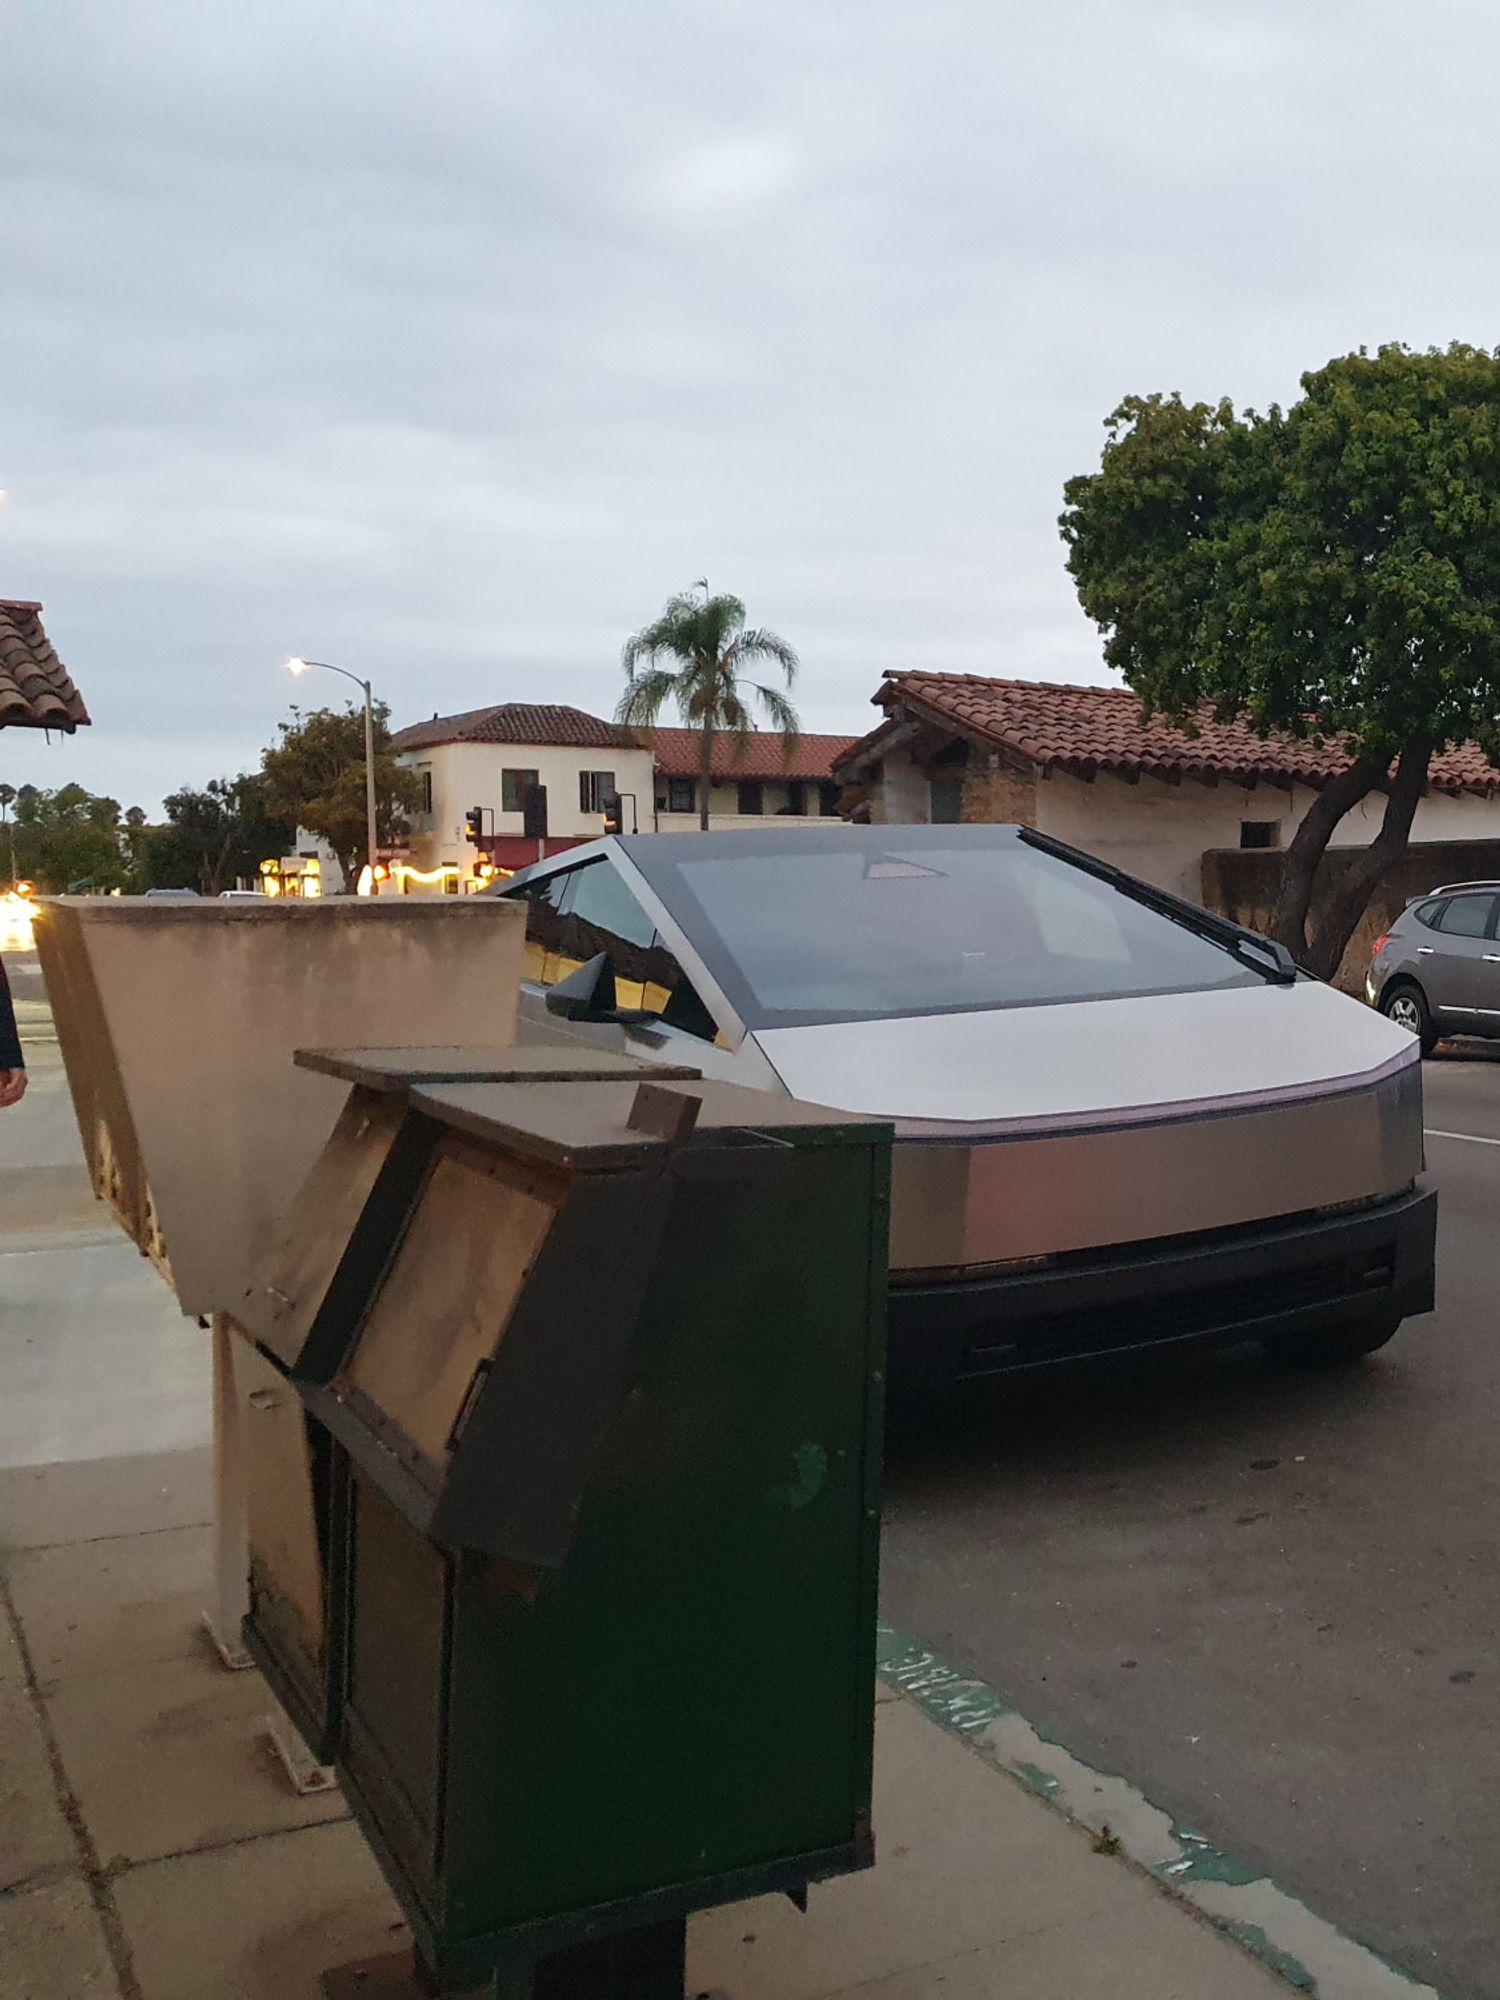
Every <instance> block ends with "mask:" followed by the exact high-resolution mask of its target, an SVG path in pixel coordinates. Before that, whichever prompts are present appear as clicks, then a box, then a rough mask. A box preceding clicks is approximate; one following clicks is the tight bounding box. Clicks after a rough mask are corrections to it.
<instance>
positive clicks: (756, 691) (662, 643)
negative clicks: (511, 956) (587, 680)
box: [615, 578, 802, 833]
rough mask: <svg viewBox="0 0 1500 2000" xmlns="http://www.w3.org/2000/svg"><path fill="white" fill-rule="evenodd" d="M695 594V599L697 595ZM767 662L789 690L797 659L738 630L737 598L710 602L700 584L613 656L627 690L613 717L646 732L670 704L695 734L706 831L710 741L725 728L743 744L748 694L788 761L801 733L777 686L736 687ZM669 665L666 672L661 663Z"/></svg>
mask: <svg viewBox="0 0 1500 2000" xmlns="http://www.w3.org/2000/svg"><path fill="white" fill-rule="evenodd" d="M700 592H701V595H700V594H699V593H700ZM761 660H773V661H774V662H775V663H776V665H777V666H778V667H780V669H781V673H782V678H783V679H784V680H785V682H786V684H787V686H788V687H789V688H790V687H791V686H792V685H793V684H794V683H795V681H796V678H797V655H796V654H795V653H794V652H793V651H792V648H791V647H790V646H789V645H788V644H787V642H786V640H785V639H783V638H780V637H779V636H778V635H777V634H776V633H775V632H771V631H768V630H767V629H766V628H765V627H764V626H755V625H752V626H750V627H749V628H747V627H746V625H745V607H744V605H743V604H742V603H741V602H740V600H739V599H738V598H737V597H728V596H724V597H713V596H710V594H709V588H708V583H707V581H706V580H705V579H702V578H700V580H699V581H698V582H697V583H695V584H694V585H693V588H692V590H691V591H681V592H679V594H678V595H677V596H676V597H673V598H670V599H669V600H668V602H667V605H666V608H665V609H664V610H663V611H662V613H661V616H660V617H659V618H656V619H654V620H653V621H652V623H651V624H649V625H647V626H645V627H644V628H643V629H642V630H641V631H639V632H637V633H636V634H635V635H634V637H633V638H630V639H627V640H626V641H625V648H624V651H623V653H622V654H621V664H622V665H623V666H624V669H625V672H626V675H627V676H628V678H629V682H630V685H629V686H628V687H627V688H626V690H625V692H624V694H623V695H622V696H621V697H620V705H619V707H618V708H617V709H616V710H615V719H616V721H618V722H623V723H626V724H627V725H629V726H630V727H631V728H635V729H649V728H651V727H652V725H653V724H654V723H655V721H656V719H657V717H658V716H659V715H660V714H661V712H662V710H663V708H665V706H666V705H667V702H668V701H669V700H670V701H672V702H673V703H675V704H676V708H677V712H678V714H679V715H680V716H681V717H682V719H683V721H684V723H685V724H686V725H687V726H688V728H689V729H697V730H699V731H701V733H702V743H701V748H700V752H699V758H698V771H699V779H698V824H699V826H700V827H701V828H702V830H703V831H704V832H705V833H707V831H708V793H709V784H710V780H711V778H712V774H713V757H714V737H715V735H716V734H717V733H718V732H719V731H720V730H732V731H733V732H734V734H735V736H736V737H737V738H738V739H739V741H740V742H741V743H743V742H744V741H745V739H746V737H747V736H748V735H749V734H750V728H751V723H750V710H749V708H748V707H747V706H746V702H745V695H746V693H747V692H748V693H749V694H750V695H752V696H753V697H754V699H755V700H756V701H757V702H758V703H759V705H760V707H761V708H762V709H763V710H764V712H765V714H766V716H767V717H768V718H769V720H770V722H771V725H772V727H773V728H774V729H776V730H778V731H779V732H780V734H781V743H782V752H783V754H784V755H785V756H786V757H788V758H789V757H790V756H791V754H792V751H793V749H794V748H795V747H796V743H797V738H798V736H799V735H800V734H801V730H802V725H801V723H800V722H799V721H798V720H797V711H796V709H795V708H793V706H792V704H791V702H790V701H789V700H788V699H787V697H786V696H785V695H784V694H783V693H782V691H781V689H780V688H776V687H767V686H765V685H763V684H762V683H761V682H760V681H746V682H742V681H741V679H740V674H741V671H742V670H743V669H744V668H746V667H748V666H752V665H754V664H756V663H758V662H759V661H761ZM666 661H671V662H672V664H671V665H670V666H668V665H665V664H663V663H664V662H666Z"/></svg>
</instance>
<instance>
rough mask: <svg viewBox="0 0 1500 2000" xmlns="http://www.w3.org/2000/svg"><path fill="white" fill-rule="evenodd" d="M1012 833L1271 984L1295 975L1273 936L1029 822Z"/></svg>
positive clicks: (1283, 983) (1291, 962)
mask: <svg viewBox="0 0 1500 2000" xmlns="http://www.w3.org/2000/svg"><path fill="white" fill-rule="evenodd" d="M1016 837H1017V839H1019V840H1023V841H1024V842H1025V843H1026V845H1027V846H1028V847H1035V848H1036V849H1037V850H1038V851H1039V852H1040V853H1042V854H1050V855H1052V856H1053V858H1054V859H1055V860H1058V861H1066V862H1067V863H1068V864H1069V865H1070V866H1071V867H1073V868H1079V869H1081V870H1082V871H1083V873H1084V874H1085V875H1092V876H1094V877H1095V879H1096V880H1098V881H1100V882H1107V883H1108V884H1109V886H1110V887H1111V888H1112V889H1116V890H1118V891H1119V893H1120V894H1121V895H1122V896H1128V897H1129V898H1130V899H1131V901H1132V902H1135V903H1140V904H1142V905H1143V906H1144V907H1145V908H1146V909H1148V910H1155V911H1156V913H1157V915H1158V916H1163V917H1166V918H1168V919H1169V920H1170V921H1171V922H1172V923H1174V924H1181V925H1182V927H1183V929H1184V930H1189V931H1194V932H1196V934H1197V935H1198V936H1199V937H1202V938H1207V939H1208V940H1209V942H1210V943H1212V944H1216V945H1218V946H1219V947H1220V948H1221V949H1222V950H1224V951H1227V952H1229V953H1230V954H1231V956H1232V957H1234V958H1237V959H1238V960H1239V961H1240V963H1241V964H1242V965H1248V966H1249V967H1250V968H1251V969H1252V971H1255V972H1258V973H1260V975H1261V976H1262V978H1264V979H1268V980H1270V981H1271V983H1272V984H1273V985H1275V986H1290V985H1292V984H1293V983H1294V982H1295V981H1296V979H1297V978H1298V971H1297V962H1296V960H1295V959H1294V958H1293V957H1292V954H1291V953H1290V952H1289V951H1288V950H1287V948H1286V946H1285V945H1284V944H1278V943H1277V942H1276V940H1275V939H1274V938H1268V937H1262V936H1261V935H1260V932H1259V931H1251V930H1246V929H1245V927H1244V925H1243V924H1236V923H1232V922H1231V921H1230V919H1229V918H1228V917H1221V916H1219V915H1218V914H1217V913H1216V912H1215V911H1213V910H1204V909H1200V908H1199V906H1198V905H1197V904H1196V903H1190V902H1188V900H1187V898H1186V897H1185V896H1174V895H1173V894H1172V892H1171V890H1170V889H1158V888H1157V887H1156V886H1155V885H1154V884H1153V883H1150V882H1142V881H1141V880H1139V878H1138V877H1136V876H1134V875H1127V874H1126V872H1125V870H1124V869H1123V868H1116V866H1115V865H1114V863H1113V862H1112V861H1101V860H1100V859H1099V857H1098V856H1097V855H1095V854H1085V853H1084V851H1083V849H1082V848H1081V847H1070V846H1069V845H1068V843H1067V841H1065V840H1057V839H1055V838H1054V836H1053V835H1052V834H1050V833H1039V832H1038V831H1037V829H1036V828H1035V827H1034V826H1021V827H1017V829H1016Z"/></svg>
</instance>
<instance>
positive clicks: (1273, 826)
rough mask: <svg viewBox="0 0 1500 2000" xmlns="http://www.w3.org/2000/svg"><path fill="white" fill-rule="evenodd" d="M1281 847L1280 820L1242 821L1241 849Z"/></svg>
mask: <svg viewBox="0 0 1500 2000" xmlns="http://www.w3.org/2000/svg"><path fill="white" fill-rule="evenodd" d="M935 816H936V815H934V817H935ZM1280 845H1281V822H1280V821H1279V820H1274V819H1242V820H1241V821H1240V846H1241V847H1279V846H1280Z"/></svg>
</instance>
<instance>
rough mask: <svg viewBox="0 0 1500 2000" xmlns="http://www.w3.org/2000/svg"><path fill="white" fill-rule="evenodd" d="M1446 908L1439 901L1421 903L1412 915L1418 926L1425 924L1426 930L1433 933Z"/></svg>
mask: <svg viewBox="0 0 1500 2000" xmlns="http://www.w3.org/2000/svg"><path fill="white" fill-rule="evenodd" d="M1446 908H1447V904H1446V903H1443V902H1440V901H1433V902H1430V903H1422V904H1419V905H1418V907H1417V909H1416V910H1415V911H1414V912H1413V915H1414V916H1415V917H1416V920H1417V922H1418V923H1419V924H1425V925H1426V926H1427V928H1428V930H1430V931H1435V930H1436V929H1437V927H1438V922H1439V920H1440V918H1441V917H1442V914H1443V911H1444V910H1445V909H1446Z"/></svg>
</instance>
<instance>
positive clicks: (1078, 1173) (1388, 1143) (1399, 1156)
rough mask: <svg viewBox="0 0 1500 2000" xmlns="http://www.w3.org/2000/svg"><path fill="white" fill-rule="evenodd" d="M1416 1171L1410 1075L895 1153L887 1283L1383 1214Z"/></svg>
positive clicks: (916, 1144) (922, 1144)
mask: <svg viewBox="0 0 1500 2000" xmlns="http://www.w3.org/2000/svg"><path fill="white" fill-rule="evenodd" d="M1421 1170H1422V1112H1421V1082H1420V1075H1419V1072H1418V1070H1417V1067H1416V1065H1415V1064H1408V1065H1406V1066H1404V1067H1403V1068H1402V1069H1400V1070H1398V1071H1396V1072H1395V1073H1394V1074H1392V1075H1389V1076H1386V1077H1384V1078H1382V1079H1381V1080H1380V1081H1378V1082H1376V1083H1374V1084H1370V1085H1368V1086H1365V1087H1361V1088H1357V1089H1354V1090H1349V1091H1346V1092H1344V1093H1343V1094H1341V1095H1338V1096H1317V1097H1309V1098H1304V1099H1302V1100H1301V1101H1300V1102H1291V1103H1279V1104H1272V1105H1268V1106H1264V1107H1261V1108H1257V1109H1254V1110H1241V1111H1225V1112H1221V1113H1219V1114H1217V1115H1201V1114H1200V1115H1197V1116H1192V1117H1187V1118H1156V1119H1152V1120H1150V1121H1148V1122H1145V1123H1142V1124H1137V1125H1125V1126H1114V1127H1105V1128H1102V1129H1099V1130H1095V1131H1079V1132H1070V1133H1055V1134H1035V1135H1032V1136H1020V1135H1016V1134H1013V1135H1011V1136H1009V1137H1005V1138H991V1139H988V1140H986V1141H983V1142H972V1143H966V1142H964V1141H962V1140H954V1139H925V1140H924V1139H912V1138H906V1139H903V1140H899V1141H898V1143H897V1147H896V1152H895V1161H894V1178H893V1190H892V1238H891V1266H892V1270H893V1271H894V1272H896V1273H899V1274H903V1275H913V1276H914V1275H916V1274H917V1273H918V1272H932V1271H947V1272H952V1273H953V1274H954V1275H959V1274H961V1273H964V1272H968V1273H970V1274H978V1273H979V1272H981V1271H982V1270H983V1269H984V1268H985V1267H986V1266H993V1265H995V1264H1000V1263H1006V1262H1009V1261H1011V1260H1014V1259H1020V1258H1030V1257H1052V1256H1057V1255H1059V1254H1062V1253H1064V1252H1067V1251H1074V1250H1087V1249H1102V1248H1106V1247H1108V1246H1110V1245H1113V1244H1126V1243H1140V1242H1149V1241H1152V1240H1154V1239H1157V1238H1162V1237H1172V1236H1185V1235H1191V1234H1195V1233H1197V1232H1200V1231H1207V1230H1215V1229H1224V1228H1232V1227H1235V1226H1243V1225H1244V1224H1246V1223H1253V1222H1258V1221H1267V1220H1270V1219H1272V1218H1275V1217H1280V1216H1286V1215H1296V1214H1302V1213H1305V1212H1307V1211H1309V1210H1315V1209H1321V1208H1329V1207H1333V1206H1335V1205H1339V1204H1343V1203H1346V1202H1350V1203H1352V1202H1359V1201H1366V1200H1378V1199H1379V1198H1381V1197H1382V1196H1386V1195H1392V1194H1396V1193H1399V1192H1400V1190H1401V1189H1403V1188H1405V1187H1408V1186H1410V1184H1411V1182H1412V1181H1413V1180H1414V1179H1415V1178H1416V1176H1417V1175H1418V1174H1419V1173H1420V1172H1421Z"/></svg>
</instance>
